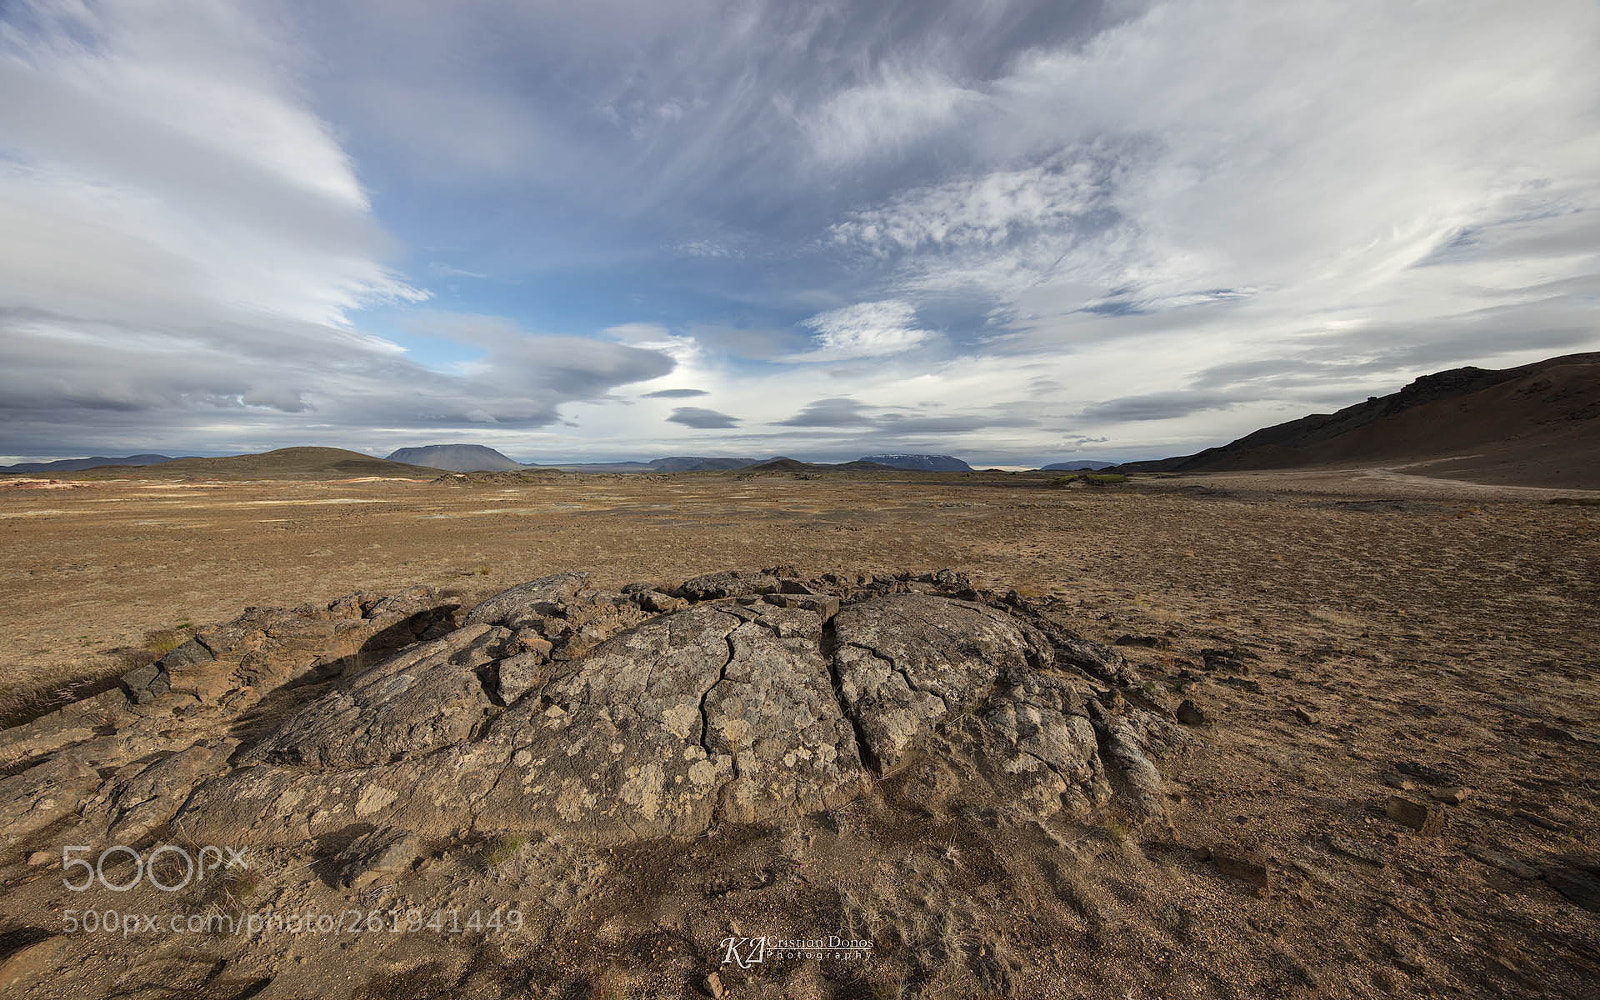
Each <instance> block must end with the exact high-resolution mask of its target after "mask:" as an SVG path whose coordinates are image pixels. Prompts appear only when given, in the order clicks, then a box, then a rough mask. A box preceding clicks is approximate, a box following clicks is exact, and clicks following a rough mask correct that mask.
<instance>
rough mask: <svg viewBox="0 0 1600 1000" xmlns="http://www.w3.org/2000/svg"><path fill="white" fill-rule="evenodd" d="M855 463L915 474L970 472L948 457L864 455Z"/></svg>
mask: <svg viewBox="0 0 1600 1000" xmlns="http://www.w3.org/2000/svg"><path fill="white" fill-rule="evenodd" d="M856 461H858V462H872V463H874V464H876V465H887V466H888V467H889V468H891V469H911V470H914V471H916V472H971V471H972V466H970V465H968V464H967V463H965V462H963V461H962V460H961V459H959V458H952V457H951V456H949V455H864V456H862V457H861V458H858V459H856Z"/></svg>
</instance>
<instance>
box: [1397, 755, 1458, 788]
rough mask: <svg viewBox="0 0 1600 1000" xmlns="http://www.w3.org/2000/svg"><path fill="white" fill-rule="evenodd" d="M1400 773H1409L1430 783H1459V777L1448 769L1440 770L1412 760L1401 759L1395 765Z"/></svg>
mask: <svg viewBox="0 0 1600 1000" xmlns="http://www.w3.org/2000/svg"><path fill="white" fill-rule="evenodd" d="M1395 769H1396V770H1398V771H1399V772H1400V773H1401V774H1409V775H1411V777H1413V778H1420V779H1421V780H1423V781H1426V782H1427V783H1428V784H1430V785H1459V784H1461V779H1460V778H1459V777H1458V776H1456V775H1455V774H1452V773H1451V772H1449V771H1441V770H1440V769H1439V768H1436V767H1429V766H1428V765H1427V764H1422V763H1419V762H1417V761H1414V760H1403V761H1401V762H1400V763H1398V764H1396V765H1395Z"/></svg>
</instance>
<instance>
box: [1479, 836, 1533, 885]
mask: <svg viewBox="0 0 1600 1000" xmlns="http://www.w3.org/2000/svg"><path fill="white" fill-rule="evenodd" d="M1467 853H1468V854H1470V855H1472V856H1473V857H1475V858H1477V859H1478V860H1479V861H1482V862H1483V863H1484V864H1486V865H1488V866H1490V867H1491V868H1498V869H1500V870H1501V871H1503V872H1507V873H1509V874H1512V875H1515V876H1516V877H1517V878H1521V879H1530V880H1531V879H1536V878H1538V877H1539V869H1537V868H1535V867H1533V866H1532V865H1530V864H1525V863H1523V862H1521V861H1518V860H1517V859H1516V858H1513V857H1508V856H1507V855H1504V854H1501V853H1500V852H1499V851H1492V850H1490V849H1489V848H1487V847H1479V846H1477V845H1476V844H1474V845H1472V846H1470V847H1468V848H1467Z"/></svg>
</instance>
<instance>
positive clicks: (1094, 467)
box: [1041, 461, 1117, 472]
mask: <svg viewBox="0 0 1600 1000" xmlns="http://www.w3.org/2000/svg"><path fill="white" fill-rule="evenodd" d="M1116 464H1117V463H1115V462H1088V461H1079V462H1054V463H1052V464H1050V465H1046V466H1043V467H1042V469H1041V471H1043V472H1097V471H1099V470H1100V469H1109V468H1111V467H1112V466H1113V465H1116Z"/></svg>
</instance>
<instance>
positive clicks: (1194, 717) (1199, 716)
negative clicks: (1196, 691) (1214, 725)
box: [1177, 698, 1211, 726]
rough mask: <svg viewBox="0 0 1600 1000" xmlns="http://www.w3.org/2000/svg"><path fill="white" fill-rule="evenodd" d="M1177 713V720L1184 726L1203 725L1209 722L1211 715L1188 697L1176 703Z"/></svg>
mask: <svg viewBox="0 0 1600 1000" xmlns="http://www.w3.org/2000/svg"><path fill="white" fill-rule="evenodd" d="M1177 714H1178V721H1179V722H1181V723H1183V724H1184V725H1186V726H1204V725H1207V724H1209V723H1210V722H1211V716H1210V715H1209V714H1208V713H1207V712H1206V711H1205V710H1204V709H1203V708H1201V707H1200V706H1199V705H1197V704H1195V702H1194V700H1193V699H1190V698H1185V699H1183V701H1182V702H1180V703H1179V704H1178V713H1177Z"/></svg>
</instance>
